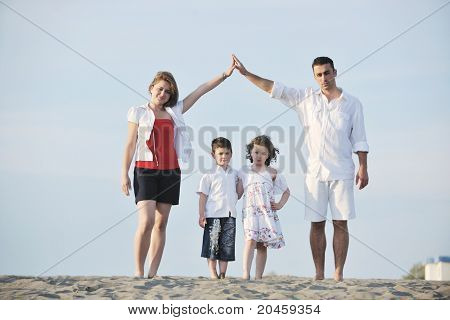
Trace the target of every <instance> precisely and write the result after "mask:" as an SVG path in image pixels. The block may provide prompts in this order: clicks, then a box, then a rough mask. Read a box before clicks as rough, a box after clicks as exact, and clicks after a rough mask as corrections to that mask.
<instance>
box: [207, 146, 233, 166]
mask: <svg viewBox="0 0 450 320" xmlns="http://www.w3.org/2000/svg"><path fill="white" fill-rule="evenodd" d="M211 155H212V156H213V158H214V160H216V164H217V165H218V166H221V167H226V166H228V163H230V160H231V155H232V153H231V150H230V149H228V148H216V149H215V150H214V152H211Z"/></svg>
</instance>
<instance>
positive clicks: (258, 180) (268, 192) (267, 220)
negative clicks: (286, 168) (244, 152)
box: [239, 166, 288, 249]
mask: <svg viewBox="0 0 450 320" xmlns="http://www.w3.org/2000/svg"><path fill="white" fill-rule="evenodd" d="M239 177H240V178H241V179H242V183H243V186H244V197H243V206H242V221H243V224H244V235H245V239H246V240H255V241H256V242H262V243H263V244H264V245H265V246H266V247H269V248H274V249H279V248H281V247H283V246H284V245H285V243H284V237H283V233H282V232H281V226H280V220H279V218H278V215H277V213H276V211H274V210H272V208H271V205H270V203H271V202H274V200H275V198H274V195H275V194H282V193H283V192H284V191H286V189H287V188H288V186H287V183H286V179H285V178H284V176H283V175H281V174H280V173H277V176H276V178H275V181H273V180H272V176H271V174H270V172H268V171H267V170H264V171H261V172H256V171H253V170H252V168H251V167H250V166H248V167H244V168H242V169H241V170H240V171H239Z"/></svg>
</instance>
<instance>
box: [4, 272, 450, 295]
mask: <svg viewBox="0 0 450 320" xmlns="http://www.w3.org/2000/svg"><path fill="white" fill-rule="evenodd" d="M449 298H450V281H444V282H437V281H424V280H413V281H411V280H391V279H389V280H382V279H365V280H362V279H346V280H344V281H343V282H335V281H334V280H331V279H327V280H323V281H313V280H312V279H309V278H300V277H293V276H267V277H265V278H264V279H263V280H259V281H244V280H241V279H239V278H233V277H231V278H227V279H224V280H210V279H209V278H205V277H178V276H173V277H172V276H162V277H155V278H154V279H136V278H132V277H96V276H92V277H84V276H76V277H75V276H56V277H23V276H0V299H2V300H5V299H8V300H9V299H27V300H28V299H133V300H134V299H136V300H139V299H152V300H161V299H164V300H168V299H170V300H177V299H186V300H197V299H209V300H228V299H231V300H235V299H249V300H250V299H252V300H254V299H270V300H271V299H273V300H282V299H287V300H291V299H300V300H309V299H311V300H318V299H446V300H448V299H449Z"/></svg>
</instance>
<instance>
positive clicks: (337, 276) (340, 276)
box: [334, 273, 344, 282]
mask: <svg viewBox="0 0 450 320" xmlns="http://www.w3.org/2000/svg"><path fill="white" fill-rule="evenodd" d="M334 280H335V281H338V282H340V281H343V280H344V275H343V274H342V273H337V274H336V273H335V274H334Z"/></svg>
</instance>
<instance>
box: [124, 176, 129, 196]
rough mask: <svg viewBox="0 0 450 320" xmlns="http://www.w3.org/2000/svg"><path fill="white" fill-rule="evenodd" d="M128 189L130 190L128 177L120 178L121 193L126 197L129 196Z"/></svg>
mask: <svg viewBox="0 0 450 320" xmlns="http://www.w3.org/2000/svg"><path fill="white" fill-rule="evenodd" d="M130 189H131V181H130V178H129V177H128V175H126V176H122V192H123V193H124V194H125V195H126V196H129V195H130V191H129V190H130Z"/></svg>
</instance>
